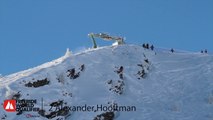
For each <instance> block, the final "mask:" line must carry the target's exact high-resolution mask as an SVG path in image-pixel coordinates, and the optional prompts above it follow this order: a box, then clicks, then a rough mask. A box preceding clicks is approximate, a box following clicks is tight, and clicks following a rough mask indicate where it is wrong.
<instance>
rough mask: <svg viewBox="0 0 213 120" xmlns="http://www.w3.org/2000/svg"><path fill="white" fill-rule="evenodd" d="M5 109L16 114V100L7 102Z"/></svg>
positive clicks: (5, 102)
mask: <svg viewBox="0 0 213 120" xmlns="http://www.w3.org/2000/svg"><path fill="white" fill-rule="evenodd" d="M3 107H4V110H5V111H7V112H16V100H5V101H4V105H3Z"/></svg>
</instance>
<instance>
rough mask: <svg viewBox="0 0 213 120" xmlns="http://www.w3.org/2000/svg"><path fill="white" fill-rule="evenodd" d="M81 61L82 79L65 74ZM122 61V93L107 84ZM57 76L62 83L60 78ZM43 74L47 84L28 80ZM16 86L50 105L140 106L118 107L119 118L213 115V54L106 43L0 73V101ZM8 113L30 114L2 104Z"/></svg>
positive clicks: (169, 119) (75, 118) (209, 119)
mask: <svg viewBox="0 0 213 120" xmlns="http://www.w3.org/2000/svg"><path fill="white" fill-rule="evenodd" d="M145 59H148V60H149V61H150V64H147V63H146V62H145V61H144V60H145ZM82 64H84V65H85V70H84V71H82V72H81V73H80V76H79V77H78V78H76V79H70V78H69V77H67V75H68V73H67V70H68V69H71V68H76V72H78V71H80V70H79V69H78V68H80V66H81V65H82ZM137 64H143V65H145V66H146V65H147V66H148V67H149V69H146V77H145V78H141V79H138V75H137V72H138V71H139V70H140V67H139V66H138V65H137ZM120 66H123V67H124V71H123V76H124V80H123V81H124V84H125V85H124V91H123V94H121V95H119V94H117V93H114V92H113V91H110V90H109V89H110V87H111V86H110V85H109V84H107V82H108V81H109V80H112V81H113V83H116V81H118V80H120V78H119V76H118V74H117V73H116V72H115V71H116V70H117V67H120ZM59 77H60V79H61V80H63V82H60V83H59V82H58V80H57V78H59ZM44 78H48V80H50V84H49V85H45V86H42V87H38V88H33V87H25V85H24V84H26V83H28V82H29V81H31V82H33V81H35V80H41V79H44ZM18 91H20V92H21V95H22V96H21V98H22V99H23V98H25V99H37V100H41V98H43V99H44V102H45V103H44V104H45V105H46V107H47V106H48V104H50V103H51V102H54V101H57V100H59V99H60V100H62V99H63V100H64V101H66V102H67V103H68V105H72V106H73V105H84V104H87V105H96V104H102V105H107V104H108V102H115V103H118V104H119V105H126V106H136V108H137V110H136V111H131V112H117V113H116V117H115V120H213V56H212V55H208V54H201V53H190V52H174V53H171V52H170V51H167V50H159V49H158V50H157V51H156V54H155V52H154V51H151V50H147V49H144V48H142V47H141V46H137V45H121V46H106V47H100V48H97V49H90V50H86V51H84V52H81V53H77V54H70V53H69V51H67V54H66V55H65V56H63V57H61V58H59V59H57V60H54V61H51V62H49V63H45V64H43V65H41V66H38V67H35V68H32V69H29V70H25V71H21V72H18V73H15V74H12V75H8V76H4V77H3V78H0V96H1V97H0V103H3V102H4V100H5V99H10V98H11V96H12V95H13V94H15V93H17V92H18ZM65 93H67V94H65ZM69 93H70V94H72V96H70V95H68V94H69ZM40 104H41V102H40V101H38V105H40ZM31 113H32V114H35V115H38V113H36V112H31ZM101 113H103V112H102V111H98V112H74V113H71V115H70V116H69V117H68V118H67V119H68V120H93V119H94V117H95V116H97V115H98V114H101ZM5 114H6V115H7V117H6V120H24V119H29V118H26V116H25V113H23V114H21V115H16V113H8V112H6V111H4V109H3V107H2V109H0V117H1V116H3V115H5ZM32 119H37V120H40V119H45V118H44V117H38V118H32ZM55 119H56V118H55Z"/></svg>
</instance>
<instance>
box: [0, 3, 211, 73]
mask: <svg viewBox="0 0 213 120" xmlns="http://www.w3.org/2000/svg"><path fill="white" fill-rule="evenodd" d="M90 32H95V33H96V32H97V33H98V32H108V33H111V34H112V35H121V36H124V37H126V42H127V43H134V44H142V43H144V42H149V43H153V44H154V45H155V46H157V47H165V48H175V49H182V50H188V51H194V52H196V51H200V50H201V49H205V48H206V49H208V50H209V51H211V52H212V51H213V0H1V1H0V73H1V74H3V75H6V74H11V73H14V72H18V71H21V70H25V69H28V68H31V67H35V66H37V65H40V64H42V63H45V62H48V61H50V60H53V59H56V58H58V57H60V56H62V55H63V54H64V53H65V51H66V48H70V49H71V50H73V51H78V50H79V49H82V48H88V47H91V45H92V44H91V41H90V39H89V38H88V36H87V34H88V33H90ZM97 43H98V44H99V46H104V45H111V43H109V42H105V41H101V40H99V41H97Z"/></svg>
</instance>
